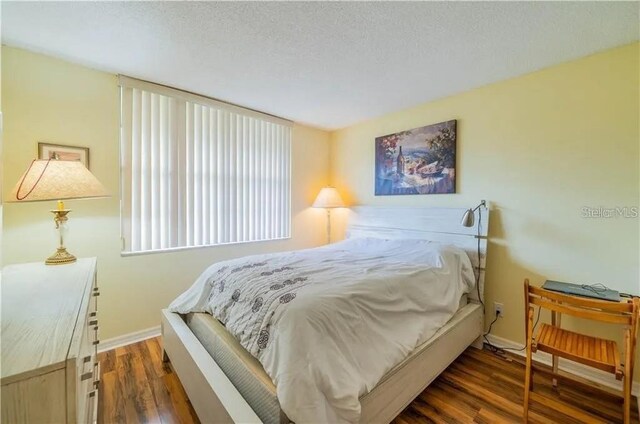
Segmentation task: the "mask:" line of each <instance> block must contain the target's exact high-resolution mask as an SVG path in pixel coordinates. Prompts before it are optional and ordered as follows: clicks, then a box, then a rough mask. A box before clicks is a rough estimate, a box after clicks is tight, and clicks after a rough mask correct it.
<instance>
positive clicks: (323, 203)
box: [313, 187, 345, 243]
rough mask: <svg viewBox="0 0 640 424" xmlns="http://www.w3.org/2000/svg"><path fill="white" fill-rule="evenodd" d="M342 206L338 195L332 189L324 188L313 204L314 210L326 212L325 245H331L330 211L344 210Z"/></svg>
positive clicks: (342, 203)
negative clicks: (318, 209) (320, 209)
mask: <svg viewBox="0 0 640 424" xmlns="http://www.w3.org/2000/svg"><path fill="white" fill-rule="evenodd" d="M344 206H345V205H344V202H343V201H342V197H340V193H338V190H336V189H335V188H334V187H324V188H323V189H322V190H320V193H318V197H316V200H315V202H313V207H314V208H324V209H326V210H327V243H331V209H333V208H344Z"/></svg>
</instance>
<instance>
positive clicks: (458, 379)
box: [98, 338, 638, 424]
mask: <svg viewBox="0 0 640 424" xmlns="http://www.w3.org/2000/svg"><path fill="white" fill-rule="evenodd" d="M161 358H162V350H161V347H160V339H159V338H155V339H149V340H146V341H144V342H140V343H136V344H133V345H129V346H126V347H122V348H118V349H115V350H111V351H109V352H105V353H102V354H100V360H101V369H102V377H101V385H100V402H99V405H98V423H99V424H102V423H109V424H111V423H197V422H199V421H198V418H197V416H196V414H195V412H194V411H193V408H192V407H191V404H190V403H189V400H188V399H187V396H186V394H185V392H184V389H183V388H182V385H181V384H180V381H179V380H178V378H177V376H176V375H175V374H174V373H173V371H172V369H171V367H170V366H169V365H167V364H164V363H163V362H162V359H161ZM523 380H524V367H523V366H522V364H521V363H519V362H518V361H515V360H511V359H503V358H500V357H497V356H495V355H493V354H492V353H490V352H488V351H479V350H476V349H473V348H469V349H468V350H467V351H466V352H465V353H464V354H462V356H460V358H458V359H457V360H456V361H455V362H454V363H453V364H452V365H451V366H450V367H449V368H448V369H447V370H446V371H445V372H444V373H442V374H441V375H440V377H438V379H437V380H436V381H435V382H434V383H433V384H431V385H430V386H429V387H428V388H427V389H426V390H425V391H424V392H422V394H421V395H420V396H419V397H418V398H417V399H416V400H414V401H413V403H411V405H409V406H408V407H407V408H406V409H405V410H404V411H403V412H402V414H400V416H398V417H397V418H396V420H395V423H396V424H417V423H517V422H521V418H520V417H521V416H522V415H521V414H522V392H523V387H522V381H523ZM534 381H535V389H534V390H535V392H534V393H533V398H532V404H531V411H530V422H531V423H562V424H571V423H616V422H622V399H621V398H620V397H617V396H614V395H612V394H610V393H607V392H603V391H600V390H596V389H593V388H591V387H588V386H585V385H583V384H580V383H568V382H562V381H561V382H560V386H559V388H558V390H554V389H553V388H552V387H551V382H550V378H549V377H548V375H546V374H545V372H544V370H543V371H541V372H537V373H536V374H535V377H534ZM634 405H636V403H635V399H634ZM632 417H633V420H634V421H633V422H638V411H637V409H636V408H634V410H633V413H632Z"/></svg>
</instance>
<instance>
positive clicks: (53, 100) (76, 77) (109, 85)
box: [2, 47, 329, 339]
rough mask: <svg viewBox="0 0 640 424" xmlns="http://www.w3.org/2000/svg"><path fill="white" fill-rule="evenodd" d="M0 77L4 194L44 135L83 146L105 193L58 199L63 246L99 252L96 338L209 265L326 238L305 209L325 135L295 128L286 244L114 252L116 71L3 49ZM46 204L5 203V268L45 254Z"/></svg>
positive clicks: (118, 329) (141, 319)
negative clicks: (63, 211)
mask: <svg viewBox="0 0 640 424" xmlns="http://www.w3.org/2000/svg"><path fill="white" fill-rule="evenodd" d="M2 80H3V81H2V83H3V93H2V110H3V113H4V165H5V166H4V172H3V175H2V178H3V180H2V185H3V189H4V192H5V193H7V192H10V191H11V189H12V188H13V185H14V184H15V183H16V181H17V180H18V178H19V177H20V175H21V173H22V172H23V171H24V170H25V169H26V168H27V166H28V165H29V163H30V161H31V160H32V159H33V158H34V157H35V156H36V154H37V142H38V141H49V142H53V143H60V144H69V145H79V146H87V147H89V148H90V149H91V153H90V154H91V170H92V172H93V173H94V174H95V175H96V177H97V178H98V179H99V180H100V181H102V183H103V184H104V185H105V186H106V187H107V189H108V190H109V191H110V192H111V194H112V197H111V198H108V199H101V200H77V201H69V202H67V205H68V206H69V207H70V208H71V209H73V212H72V213H71V215H70V221H69V224H70V225H69V227H70V231H69V233H70V234H69V236H68V239H67V243H66V244H67V246H68V248H69V250H70V251H71V252H72V253H74V254H76V255H78V256H81V257H83V256H85V257H86V256H97V257H98V269H99V270H98V278H99V285H100V287H101V297H100V305H99V309H100V321H101V327H100V328H101V337H102V338H103V339H105V338H110V337H114V336H118V335H122V334H126V333H130V332H133V331H136V330H141V329H145V328H149V327H152V326H155V325H158V324H159V318H160V309H161V308H163V307H166V306H167V305H168V303H169V302H170V301H171V300H173V298H175V297H176V296H177V295H178V294H180V293H181V292H182V291H184V290H185V289H186V288H187V287H189V286H190V285H191V284H192V283H193V281H194V280H195V278H197V276H198V275H199V274H200V273H201V272H202V271H203V270H204V268H206V266H208V265H209V264H211V263H213V262H215V261H219V260H222V259H226V258H231V257H237V256H242V255H249V254H255V253H263V252H270V251H278V250H290V249H299V248H305V247H312V246H317V245H320V244H323V243H324V242H325V238H326V234H325V219H326V218H325V215H324V213H323V211H321V210H317V209H311V208H309V205H310V204H311V203H312V202H313V199H314V197H315V195H316V194H317V192H318V191H319V190H320V188H321V187H322V186H323V185H325V184H326V183H327V179H328V173H327V172H328V168H329V166H328V157H329V136H328V133H326V132H324V131H320V130H316V129H312V128H308V127H304V126H300V125H295V126H294V128H293V153H292V163H293V170H292V173H293V180H292V181H293V182H292V217H293V231H292V235H293V237H292V239H291V240H285V241H274V242H261V243H248V244H238V245H231V246H229V245H227V246H219V247H210V248H203V249H196V250H186V251H181V252H173V253H163V254H151V255H145V256H134V257H126V258H123V257H121V256H120V239H119V237H120V221H119V208H118V180H119V168H118V145H119V140H118V125H119V122H118V113H119V107H118V99H119V94H118V93H119V92H118V85H117V77H116V76H115V75H112V74H108V73H104V72H99V71H95V70H92V69H88V68H85V67H82V66H78V65H74V64H70V63H67V62H64V61H61V60H58V59H53V58H50V57H47V56H43V55H39V54H34V53H30V52H27V51H24V50H19V49H15V48H10V47H3V48H2ZM52 207H54V204H53V203H52V202H46V203H24V204H11V203H5V204H4V217H3V221H4V237H3V240H2V243H3V256H4V257H3V261H4V264H9V263H19V262H31V261H40V260H43V259H44V258H46V257H47V256H49V255H50V254H51V253H53V251H54V250H55V243H56V239H55V232H54V226H53V220H52V219H51V218H52V216H51V214H50V213H49V212H48V210H49V209H51V208H52ZM25 307H28V305H25Z"/></svg>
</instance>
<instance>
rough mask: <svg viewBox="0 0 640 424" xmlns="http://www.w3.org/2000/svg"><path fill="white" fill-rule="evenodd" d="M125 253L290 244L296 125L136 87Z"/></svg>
mask: <svg viewBox="0 0 640 424" xmlns="http://www.w3.org/2000/svg"><path fill="white" fill-rule="evenodd" d="M120 86H121V109H122V116H121V171H122V178H121V182H122V193H121V194H122V211H121V219H122V225H121V227H122V239H123V252H130V253H133V252H146V251H160V250H168V249H176V248H185V247H196V246H209V245H216V244H224V243H241V242H251V241H260V240H274V239H281V238H287V237H290V230H291V208H290V198H291V165H290V162H291V161H290V158H291V125H290V123H289V122H288V121H285V120H282V119H279V118H275V117H272V116H269V115H265V114H260V113H258V112H255V111H251V110H248V109H243V108H240V107H237V106H234V105H228V104H225V103H223V102H218V101H216V100H213V99H209V98H206V97H200V96H197V95H194V94H191V93H186V92H182V91H180V90H176V89H172V88H168V87H164V86H158V85H155V84H152V83H148V82H145V81H139V80H134V79H131V78H127V77H121V78H120Z"/></svg>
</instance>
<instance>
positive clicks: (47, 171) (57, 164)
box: [7, 159, 108, 265]
mask: <svg viewBox="0 0 640 424" xmlns="http://www.w3.org/2000/svg"><path fill="white" fill-rule="evenodd" d="M107 196H108V194H107V191H106V189H105V188H104V186H103V185H102V184H101V183H100V181H98V179H97V178H96V177H95V176H94V175H93V174H92V173H91V172H90V171H89V170H88V169H87V168H86V167H85V166H84V165H83V164H82V163H81V162H79V161H69V160H53V159H49V160H34V161H33V162H31V165H29V168H27V170H26V171H25V172H24V174H22V177H20V180H18V183H17V184H16V186H15V187H14V189H13V191H12V192H11V195H10V198H9V199H8V200H7V201H8V202H40V201H46V200H57V201H58V208H57V209H54V210H51V211H50V212H52V213H53V221H54V222H55V224H56V229H57V230H58V231H59V235H60V238H59V240H60V245H59V246H58V249H57V250H56V252H55V253H54V254H53V255H51V256H50V257H48V258H47V260H46V261H45V264H47V265H62V264H69V263H72V262H75V261H76V257H75V256H73V255H72V254H71V253H69V252H67V249H66V248H65V247H64V233H65V230H66V222H67V220H68V219H69V218H67V215H68V214H69V212H71V209H65V208H64V203H63V200H67V199H87V198H94V197H107Z"/></svg>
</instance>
